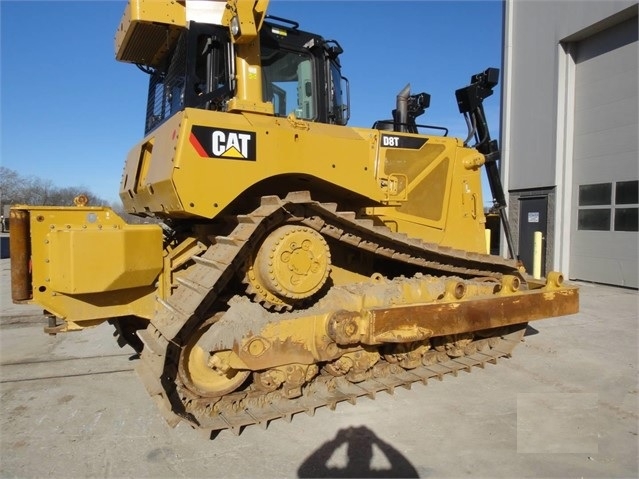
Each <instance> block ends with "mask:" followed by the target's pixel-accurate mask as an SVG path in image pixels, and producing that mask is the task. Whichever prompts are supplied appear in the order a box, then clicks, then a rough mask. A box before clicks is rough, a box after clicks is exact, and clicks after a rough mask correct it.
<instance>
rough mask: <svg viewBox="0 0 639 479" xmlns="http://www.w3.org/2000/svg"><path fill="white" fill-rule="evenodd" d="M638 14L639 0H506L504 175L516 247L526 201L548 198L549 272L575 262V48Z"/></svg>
mask: <svg viewBox="0 0 639 479" xmlns="http://www.w3.org/2000/svg"><path fill="white" fill-rule="evenodd" d="M636 12H637V1H636V0H632V1H630V0H595V1H592V0H577V1H570V2H566V1H561V2H556V1H535V0H506V1H505V8H504V64H503V69H504V78H503V83H502V84H503V87H502V95H503V98H502V105H503V110H502V125H501V135H502V137H501V144H502V152H503V155H502V158H503V162H502V180H503V182H504V189H505V190H506V191H507V192H508V197H509V215H510V224H511V228H512V230H513V235H514V237H515V246H516V249H517V247H518V243H519V241H520V237H519V236H520V235H519V226H520V219H521V212H520V208H521V204H522V199H526V198H532V197H534V196H536V195H545V196H547V198H548V220H547V225H546V233H547V234H546V237H545V239H546V245H545V252H546V262H545V267H546V268H545V269H546V270H547V269H560V270H562V271H564V272H565V273H569V268H570V226H571V211H570V210H571V206H572V204H571V202H572V201H573V197H572V183H571V180H572V176H571V175H572V169H571V168H572V164H571V162H572V158H573V150H572V149H573V143H572V133H573V128H574V91H571V89H572V88H574V83H573V84H571V81H572V82H574V69H575V64H574V57H573V55H574V51H571V48H572V47H573V46H574V45H576V44H577V42H579V41H581V40H583V39H585V38H589V37H592V36H593V35H595V34H597V33H598V32H601V31H603V30H605V29H607V28H609V27H611V26H613V25H616V24H619V23H620V22H622V21H624V19H627V18H632V17H633V16H634V18H636V15H637V13H636ZM573 219H574V218H573ZM502 251H504V252H505V247H504V249H503V250H502Z"/></svg>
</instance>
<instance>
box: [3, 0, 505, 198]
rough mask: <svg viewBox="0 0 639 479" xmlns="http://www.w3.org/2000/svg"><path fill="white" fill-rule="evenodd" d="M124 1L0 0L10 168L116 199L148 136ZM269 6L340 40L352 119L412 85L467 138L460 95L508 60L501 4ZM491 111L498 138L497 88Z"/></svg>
mask: <svg viewBox="0 0 639 479" xmlns="http://www.w3.org/2000/svg"><path fill="white" fill-rule="evenodd" d="M125 5H126V2H125V1H115V0H113V1H77V2H66V1H43V2H36V1H7V0H0V16H1V24H0V34H1V37H0V38H1V44H0V45H1V62H2V63H1V77H0V92H1V116H0V121H1V138H0V140H1V145H2V146H1V156H0V162H1V164H2V165H3V166H5V167H7V168H10V169H13V170H15V171H17V172H18V173H20V174H21V175H25V176H29V175H35V176H38V177H40V178H42V179H50V180H51V181H53V183H54V184H55V185H56V186H76V185H82V186H86V187H87V188H88V189H89V190H91V191H92V192H93V193H95V194H96V195H98V196H100V197H102V198H105V199H107V200H109V201H117V200H118V188H119V183H120V176H121V173H122V167H123V165H124V160H125V158H126V155H127V152H128V151H129V149H130V148H131V147H132V146H133V145H134V144H135V143H137V142H138V141H139V140H140V139H141V138H142V135H143V126H144V112H145V101H146V89H147V76H146V75H145V74H144V73H142V72H140V71H139V70H138V69H137V68H136V67H135V66H134V65H130V64H123V63H119V62H117V61H115V58H114V50H113V37H114V33H115V30H116V28H117V27H118V25H119V21H120V18H121V15H122V12H123V10H124V7H125ZM269 13H270V14H272V15H276V16H280V17H285V18H290V19H293V20H296V21H298V22H299V23H300V28H301V29H304V30H308V31H312V32H315V33H319V34H321V35H322V36H324V38H327V39H335V40H337V41H339V43H340V44H341V45H342V47H343V48H344V54H343V55H342V57H341V58H342V68H343V73H344V74H345V75H346V76H348V78H349V80H350V85H351V110H352V116H351V120H350V122H349V125H351V126H364V127H370V126H371V125H372V124H373V122H374V121H375V120H378V119H385V118H388V117H389V115H390V111H391V110H392V109H393V108H394V103H395V96H396V94H397V92H398V91H399V90H401V89H402V88H403V87H404V86H405V85H406V84H407V83H410V84H411V86H412V91H413V92H414V93H417V92H421V91H425V92H427V93H430V94H431V108H430V109H429V110H427V112H426V114H425V115H424V116H422V117H420V119H419V121H420V122H421V123H428V124H435V125H442V126H446V127H448V128H450V130H451V134H452V135H455V136H461V137H465V136H466V126H465V122H464V120H463V117H462V116H461V115H460V114H459V112H458V110H457V105H456V102H455V97H454V91H455V90H456V89H457V88H460V87H463V86H465V85H466V84H467V82H468V81H469V80H470V76H471V75H472V74H474V73H478V72H480V71H483V70H484V69H485V68H487V67H498V68H501V50H502V45H501V38H502V2H501V1H499V0H491V1H461V2H459V1H443V0H442V1H410V2H405V1H391V0H386V1H371V0H369V1H301V0H298V1H284V0H272V1H271V4H270V7H269ZM485 108H486V112H487V115H488V118H489V122H490V125H491V133H492V135H493V137H498V128H499V108H500V90H499V87H498V88H497V89H496V91H495V94H494V95H493V96H492V97H491V98H489V99H488V100H487V101H486V103H485ZM484 200H485V203H486V202H488V201H489V200H490V198H489V194H488V192H487V191H485V193H484Z"/></svg>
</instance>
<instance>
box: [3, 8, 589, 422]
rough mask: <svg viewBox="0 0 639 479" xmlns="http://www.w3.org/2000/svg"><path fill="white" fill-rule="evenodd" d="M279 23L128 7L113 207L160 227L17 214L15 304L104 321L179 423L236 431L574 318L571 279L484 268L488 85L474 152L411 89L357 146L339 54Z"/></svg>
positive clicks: (360, 131) (71, 321)
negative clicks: (425, 119) (129, 139)
mask: <svg viewBox="0 0 639 479" xmlns="http://www.w3.org/2000/svg"><path fill="white" fill-rule="evenodd" d="M267 4H268V2H267V1H264V0H257V1H255V0H251V1H249V0H246V1H245V0H229V1H226V2H215V1H204V2H198V1H189V0H187V1H186V2H183V1H182V2H180V1H158V0H130V2H129V3H128V5H127V7H126V10H125V12H124V15H123V18H122V22H121V25H120V26H119V29H118V30H117V33H116V38H115V50H116V58H117V60H119V61H122V62H129V63H133V64H136V65H137V66H138V67H139V68H140V69H141V70H143V71H144V72H145V73H146V74H148V76H149V90H148V106H147V112H146V124H145V137H144V138H143V139H142V141H141V142H140V143H139V144H138V145H137V146H135V147H134V148H133V149H132V151H131V152H130V154H129V155H128V158H127V160H126V165H125V167H124V171H123V174H122V180H121V185H120V198H121V200H122V203H123V205H124V207H125V210H126V211H127V212H129V213H132V214H134V215H138V216H142V217H148V218H150V219H153V220H154V221H150V224H141V225H131V224H127V223H125V222H124V221H123V220H122V219H121V218H120V217H118V216H117V215H116V214H115V213H114V212H113V211H112V210H110V209H108V208H104V207H94V206H88V205H86V204H85V202H83V201H79V202H78V204H77V205H76V206H74V207H33V206H20V205H17V206H14V207H13V209H12V211H11V256H12V259H11V261H12V267H11V268H12V294H13V299H14V301H15V302H32V303H36V304H38V305H41V306H42V307H43V309H44V310H45V314H46V315H47V316H48V318H49V324H48V326H47V327H46V328H45V331H46V332H48V333H61V332H65V331H72V330H78V329H83V328H85V327H89V326H94V325H96V324H99V323H101V322H104V321H110V322H111V323H113V324H114V325H115V327H116V330H117V332H118V334H119V339H120V340H121V341H122V342H126V343H129V344H130V345H132V346H133V347H135V348H136V349H137V350H138V351H139V352H140V357H139V360H138V364H137V371H138V373H139V375H140V377H141V379H142V380H143V382H144V384H145V386H146V388H147V390H148V392H149V394H150V395H151V396H152V398H153V399H154V400H156V402H157V404H158V405H159V408H160V410H161V411H162V413H163V415H164V416H165V418H166V419H167V421H168V422H169V424H171V425H175V424H177V423H178V422H179V421H180V420H183V421H186V422H188V423H190V424H191V425H192V426H193V427H197V428H202V429H204V430H211V431H217V430H221V429H231V430H233V431H236V432H237V431H239V430H240V428H242V427H243V426H246V425H249V424H261V425H266V424H267V423H268V421H270V420H273V419H277V418H290V417H291V415H293V414H295V413H298V412H301V411H305V412H308V413H312V412H313V411H314V410H315V409H316V408H318V407H321V406H325V405H328V406H329V407H334V406H335V404H336V403H337V402H339V401H343V400H348V401H351V402H355V400H356V398H357V397H358V396H369V397H373V396H374V395H375V393H376V392H378V391H392V389H393V388H394V387H396V386H399V385H403V386H408V385H409V384H410V383H412V382H415V381H421V382H426V381H427V379H429V378H432V377H435V378H441V377H442V375H445V374H455V373H456V372H457V371H459V370H462V369H466V370H470V368H472V367H473V366H483V365H484V364H485V363H486V362H495V361H496V360H497V358H499V357H502V356H508V355H510V353H511V351H512V349H513V347H514V346H515V345H516V344H517V343H518V342H520V340H521V339H522V336H523V334H524V331H525V328H526V325H527V323H528V322H529V321H532V320H538V319H543V318H548V317H554V316H561V315H567V314H572V313H575V312H577V310H578V290H577V289H576V288H575V287H573V286H570V285H568V284H564V282H563V278H562V275H561V274H560V273H558V272H551V273H549V274H548V275H547V277H546V278H542V279H533V278H532V277H530V276H529V275H528V274H526V273H525V272H524V271H523V270H522V269H521V268H519V267H518V264H517V261H516V258H515V256H514V255H513V254H512V248H511V255H510V257H511V258H513V259H505V258H502V257H499V256H493V255H489V254H486V240H485V216H484V212H483V200H482V193H481V176H480V175H481V169H482V167H484V166H485V168H486V171H487V174H488V178H489V180H490V185H491V188H492V189H493V191H492V194H493V198H494V200H495V202H496V203H497V206H498V207H499V208H500V210H501V211H502V212H503V207H504V199H503V196H504V194H503V191H502V189H501V186H500V182H499V174H498V170H497V167H496V162H497V161H498V159H499V150H498V147H497V142H496V141H494V140H491V138H490V135H489V132H488V126H487V124H486V118H485V116H484V111H483V106H482V104H483V100H484V99H485V98H486V97H488V96H489V95H491V94H492V91H493V88H494V86H495V85H496V84H497V81H498V77H499V71H498V70H497V69H493V68H489V69H487V70H486V71H484V72H482V73H479V74H477V75H474V76H472V78H471V82H470V84H469V85H468V86H466V87H464V88H460V89H459V90H457V91H456V97H457V102H458V105H459V109H460V112H461V113H462V114H463V115H464V116H465V118H466V119H467V122H468V124H469V135H468V138H467V139H465V140H464V139H459V138H452V137H449V136H447V133H448V131H447V130H446V129H445V128H437V127H428V126H426V127H424V126H422V125H419V124H417V122H416V118H417V117H418V116H419V115H420V114H422V113H423V112H424V111H425V109H426V108H427V107H428V105H429V101H430V97H429V95H427V94H426V93H420V94H411V92H410V89H409V87H406V88H405V89H403V90H402V91H401V92H399V94H398V95H397V97H396V106H395V108H394V109H393V111H392V115H389V116H390V117H391V119H389V120H381V121H378V122H376V123H375V125H374V126H373V127H372V128H356V127H348V126H346V123H347V121H348V118H349V100H348V93H349V88H348V80H347V79H346V78H345V77H344V76H342V73H341V65H340V61H339V56H340V54H341V53H342V48H341V47H340V45H339V43H338V42H337V41H334V40H325V39H323V38H322V37H321V36H318V35H315V34H312V33H308V32H305V31H303V30H301V29H300V28H299V26H298V24H297V23H295V22H292V21H289V20H285V19H282V18H277V17H270V16H268V15H267V14H266V9H267ZM428 131H431V132H433V131H434V132H436V133H437V134H428V133H427V132H428ZM471 142H472V143H473V144H472V145H471V144H470V143H471ZM504 226H505V227H507V223H504ZM506 231H508V230H507V229H506ZM506 236H507V239H508V240H509V236H510V235H508V234H507V235H506ZM508 243H509V244H511V242H510V240H509V241H508Z"/></svg>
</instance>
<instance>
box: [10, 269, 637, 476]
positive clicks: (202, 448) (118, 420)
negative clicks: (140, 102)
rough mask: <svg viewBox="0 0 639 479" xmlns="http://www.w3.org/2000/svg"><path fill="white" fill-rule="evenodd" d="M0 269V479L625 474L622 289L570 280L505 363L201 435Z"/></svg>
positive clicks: (626, 335) (629, 427)
mask: <svg viewBox="0 0 639 479" xmlns="http://www.w3.org/2000/svg"><path fill="white" fill-rule="evenodd" d="M0 266H1V270H2V271H1V272H2V277H1V282H0V284H1V285H2V295H1V296H0V298H1V301H2V303H1V311H0V384H1V389H0V398H1V401H0V446H1V447H0V476H1V477H3V478H6V477H21V478H27V477H43V476H47V477H51V478H58V477H59V478H69V477H96V476H100V477H110V478H115V477H136V478H142V477H193V478H195V477H224V478H233V477H256V478H257V477H260V478H262V477H266V478H270V477H486V478H497V477H606V478H610V477H629V478H630V477H637V475H638V464H637V457H638V440H637V422H638V421H637V420H638V418H639V415H638V403H637V339H638V337H637V336H638V319H637V317H638V296H637V292H636V291H630V290H626V289H621V288H611V287H606V286H595V285H590V284H580V286H581V312H580V313H579V314H576V315H573V316H569V317H564V318H556V319H549V320H544V321H539V322H535V323H531V326H532V328H530V329H529V334H528V335H527V336H526V340H525V342H524V343H522V344H521V345H519V346H518V347H517V348H516V349H515V352H514V356H513V358H512V359H508V360H502V361H500V362H499V363H498V364H497V365H488V366H487V367H486V369H484V370H480V369H476V370H474V371H473V372H472V373H471V374H468V373H461V374H460V375H459V376H458V377H457V378H452V377H447V378H445V379H444V380H443V381H442V382H438V381H431V382H429V385H428V386H426V387H424V386H422V385H419V384H418V385H414V386H413V387H412V390H410V391H408V390H404V389H398V390H396V391H395V394H394V395H392V396H391V395H387V394H379V395H378V397H377V399H375V400H374V401H373V400H370V399H367V398H363V399H360V400H359V401H358V404H357V405H356V406H352V405H350V404H348V403H340V404H339V405H338V406H337V409H336V410H335V411H330V410H329V409H327V408H322V409H319V410H317V412H316V413H315V417H309V416H306V415H303V414H302V415H297V416H295V417H294V418H293V421H292V422H291V423H287V422H285V421H276V422H273V423H271V424H270V425H269V427H268V429H267V430H266V431H265V430H262V429H260V428H259V427H249V428H247V429H246V430H245V431H244V432H243V433H242V434H241V435H240V436H234V435H233V434H231V433H230V432H228V431H223V432H222V433H220V434H219V435H218V436H217V437H216V438H215V439H214V440H210V439H209V438H208V437H206V436H205V435H203V434H202V433H200V432H198V431H196V430H193V429H191V428H190V427H189V426H187V425H185V424H180V425H179V426H178V427H177V428H176V429H170V428H169V427H168V426H167V425H166V424H165V423H164V422H163V420H162V418H161V416H160V414H159V413H158V412H157V411H156V409H155V405H154V404H153V403H152V402H151V400H150V399H149V397H148V396H147V394H146V392H145V390H144V388H143V386H142V384H141V382H140V381H139V380H138V378H137V376H136V374H135V372H134V371H133V367H134V365H135V360H134V359H131V356H132V354H133V352H132V350H129V349H120V348H118V346H117V344H116V342H115V339H114V338H113V337H112V327H111V326H109V325H107V324H104V325H102V326H99V327H97V328H94V329H92V330H87V331H83V332H80V333H71V334H63V335H59V336H56V337H52V336H48V335H45V334H44V333H43V332H42V326H44V321H43V320H42V321H41V320H40V317H39V310H38V309H37V308H33V307H21V306H16V305H13V304H11V303H10V299H9V282H8V276H9V261H8V260H0Z"/></svg>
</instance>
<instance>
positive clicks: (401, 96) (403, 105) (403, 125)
mask: <svg viewBox="0 0 639 479" xmlns="http://www.w3.org/2000/svg"><path fill="white" fill-rule="evenodd" d="M409 97H410V83H409V84H408V85H406V86H405V87H404V88H403V89H402V90H401V91H400V92H399V93H398V94H397V107H396V110H395V111H394V112H393V117H394V120H395V131H401V132H406V131H408V127H407V124H408V98H409Z"/></svg>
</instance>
